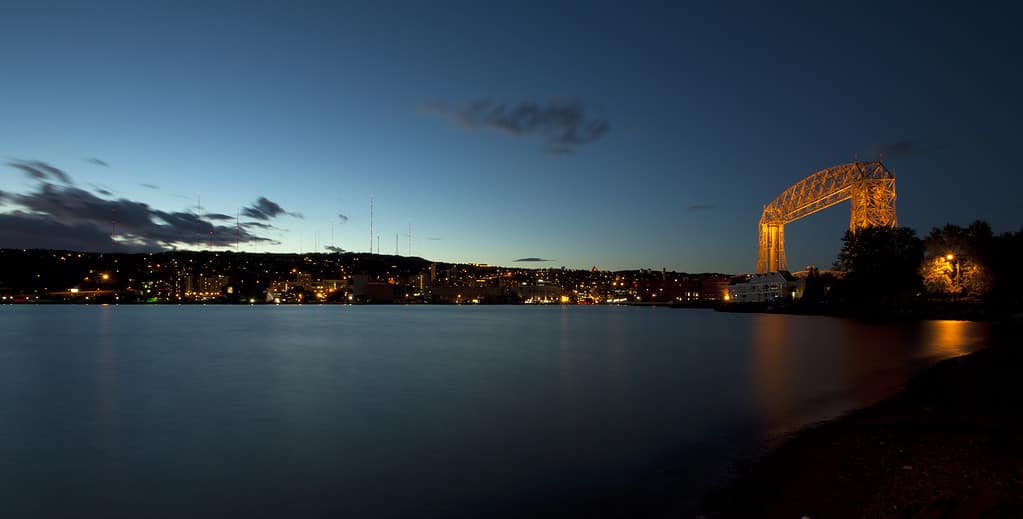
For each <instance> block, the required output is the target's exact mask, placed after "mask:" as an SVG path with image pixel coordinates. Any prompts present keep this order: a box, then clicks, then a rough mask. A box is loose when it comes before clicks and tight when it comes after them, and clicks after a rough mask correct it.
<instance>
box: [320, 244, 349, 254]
mask: <svg viewBox="0 0 1023 519" xmlns="http://www.w3.org/2000/svg"><path fill="white" fill-rule="evenodd" d="M323 248H324V249H326V250H327V251H329V252H333V253H337V254H342V253H345V252H348V251H346V250H344V249H342V248H341V247H335V246H334V245H325V246H324V247H323Z"/></svg>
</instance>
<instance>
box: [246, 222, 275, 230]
mask: <svg viewBox="0 0 1023 519" xmlns="http://www.w3.org/2000/svg"><path fill="white" fill-rule="evenodd" d="M241 226H242V227H255V228H257V229H263V230H270V229H274V228H275V227H274V226H272V225H270V224H268V223H262V222H242V223H241Z"/></svg>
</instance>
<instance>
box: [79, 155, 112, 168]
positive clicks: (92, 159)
mask: <svg viewBox="0 0 1023 519" xmlns="http://www.w3.org/2000/svg"><path fill="white" fill-rule="evenodd" d="M85 161H86V162H88V163H89V164H95V165H97V166H103V167H104V168H109V167H110V164H107V163H106V162H105V161H102V160H100V159H97V158H96V157H90V158H87V159H85Z"/></svg>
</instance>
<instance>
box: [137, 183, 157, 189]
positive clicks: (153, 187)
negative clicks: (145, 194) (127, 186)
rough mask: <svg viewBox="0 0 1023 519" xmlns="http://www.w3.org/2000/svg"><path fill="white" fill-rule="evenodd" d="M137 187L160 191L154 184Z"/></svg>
mask: <svg viewBox="0 0 1023 519" xmlns="http://www.w3.org/2000/svg"><path fill="white" fill-rule="evenodd" d="M139 185H140V186H142V187H144V188H146V189H160V186H158V185H156V184H139Z"/></svg>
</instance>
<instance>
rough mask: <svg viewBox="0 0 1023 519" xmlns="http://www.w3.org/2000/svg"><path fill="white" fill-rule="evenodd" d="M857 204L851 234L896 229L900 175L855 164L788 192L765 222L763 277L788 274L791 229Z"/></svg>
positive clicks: (766, 210)
mask: <svg viewBox="0 0 1023 519" xmlns="http://www.w3.org/2000/svg"><path fill="white" fill-rule="evenodd" d="M846 200H851V201H852V216H851V218H850V219H849V230H850V231H851V232H856V231H857V230H858V229H862V228H864V227H869V226H887V227H895V226H896V219H895V174H894V173H892V172H891V171H889V170H888V168H886V167H885V166H884V164H882V163H881V162H880V161H878V162H853V163H851V164H842V165H841V166H832V167H830V168H827V169H822V170H820V171H818V172H816V173H814V174H812V175H810V176H808V177H806V178H804V179H803V180H800V181H799V182H797V183H796V184H794V185H792V186H791V187H789V188H788V189H786V190H785V191H782V192H781V194H780V195H778V197H777V198H775V199H774V200H772V201H771V203H770V204H767V206H766V207H764V213H763V214H762V215H761V216H760V252H759V254H758V256H757V272H773V271H776V270H786V268H785V267H786V265H785V224H787V223H789V222H794V221H796V220H798V219H800V218H805V217H807V216H810V215H811V214H814V213H816V212H817V211H821V210H823V209H827V208H829V207H831V206H833V205H836V204H840V203H842V202H844V201H846Z"/></svg>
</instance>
